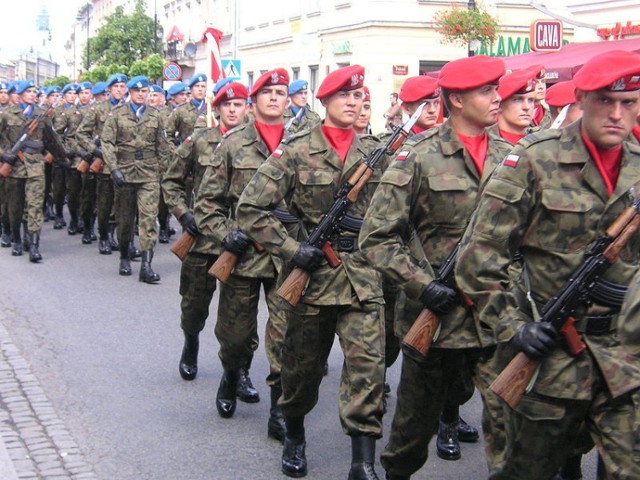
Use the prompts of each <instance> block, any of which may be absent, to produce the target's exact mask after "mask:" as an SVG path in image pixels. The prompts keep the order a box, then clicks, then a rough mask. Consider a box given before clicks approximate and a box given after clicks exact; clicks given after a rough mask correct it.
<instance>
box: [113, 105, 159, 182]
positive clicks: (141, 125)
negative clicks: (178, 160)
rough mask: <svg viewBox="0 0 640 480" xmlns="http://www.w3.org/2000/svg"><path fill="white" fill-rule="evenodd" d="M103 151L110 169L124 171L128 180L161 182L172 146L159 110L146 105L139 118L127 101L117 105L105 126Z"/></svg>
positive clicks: (123, 173)
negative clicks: (160, 174)
mask: <svg viewBox="0 0 640 480" xmlns="http://www.w3.org/2000/svg"><path fill="white" fill-rule="evenodd" d="M101 139H102V154H103V155H104V162H105V163H106V164H107V165H108V166H109V169H110V170H115V169H116V168H117V169H119V170H120V171H121V172H122V175H124V178H125V181H127V182H128V183H145V182H153V181H156V182H159V181H160V177H159V172H160V170H161V169H162V167H163V166H165V165H167V163H168V162H169V157H170V155H171V148H170V147H169V142H168V141H167V137H166V134H165V132H164V128H162V121H161V120H160V113H159V112H158V110H156V109H155V108H146V109H145V111H144V114H143V115H142V118H141V119H140V120H137V119H136V116H135V114H134V113H133V111H132V110H131V107H130V106H129V104H128V103H125V104H123V105H118V106H117V107H115V108H114V109H113V110H112V111H111V112H110V113H109V116H108V118H107V121H106V122H105V124H104V128H103V129H102V135H101Z"/></svg>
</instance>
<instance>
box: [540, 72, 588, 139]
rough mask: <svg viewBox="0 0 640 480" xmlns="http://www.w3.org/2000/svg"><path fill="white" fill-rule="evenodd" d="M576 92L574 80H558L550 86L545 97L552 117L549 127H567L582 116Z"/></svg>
mask: <svg viewBox="0 0 640 480" xmlns="http://www.w3.org/2000/svg"><path fill="white" fill-rule="evenodd" d="M575 92H576V86H575V84H574V83H573V80H567V81H565V82H558V83H555V84H553V85H552V86H551V87H549V89H548V90H547V95H546V97H545V99H546V102H547V105H549V111H550V113H551V119H552V124H551V126H550V127H549V128H563V127H566V126H567V125H570V124H572V123H573V122H575V121H576V120H577V119H579V118H580V117H581V116H582V110H580V107H579V106H578V104H577V103H576V102H577V100H576V93H575Z"/></svg>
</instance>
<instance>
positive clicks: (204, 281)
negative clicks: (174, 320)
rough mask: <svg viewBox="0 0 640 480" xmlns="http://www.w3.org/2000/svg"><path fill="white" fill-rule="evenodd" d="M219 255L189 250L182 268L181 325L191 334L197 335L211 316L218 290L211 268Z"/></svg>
mask: <svg viewBox="0 0 640 480" xmlns="http://www.w3.org/2000/svg"><path fill="white" fill-rule="evenodd" d="M217 258H218V257H217V255H207V254H204V253H199V252H193V251H191V252H189V253H188V254H187V257H186V258H185V259H184V261H183V262H182V267H181V269H180V295H181V296H182V300H180V311H181V312H182V313H181V315H180V327H181V328H182V330H184V331H185V332H187V333H188V334H190V335H197V334H198V333H200V332H201V331H202V330H203V329H204V326H205V322H206V320H207V318H208V317H209V305H210V304H211V299H212V298H213V293H214V292H215V290H216V279H215V278H213V277H212V276H211V275H209V269H210V268H211V265H213V262H215V261H216V259H217Z"/></svg>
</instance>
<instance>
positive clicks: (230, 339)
mask: <svg viewBox="0 0 640 480" xmlns="http://www.w3.org/2000/svg"><path fill="white" fill-rule="evenodd" d="M275 286H276V279H275V278H249V277H241V276H239V275H234V274H231V275H230V276H229V279H228V280H227V283H222V284H220V298H219V300H218V319H217V321H216V328H215V334H216V338H217V339H218V343H219V344H220V352H219V353H218V356H219V357H220V361H221V362H222V366H223V367H224V368H225V369H236V368H244V367H246V366H247V365H248V364H249V363H250V362H251V359H252V358H253V352H255V351H256V349H257V348H258V343H259V338H258V301H259V300H260V289H261V288H262V289H263V291H264V294H265V299H266V302H267V309H268V310H269V318H268V319H267V327H266V335H265V338H266V340H265V345H266V351H267V359H268V360H269V365H271V364H272V361H273V359H272V358H270V352H271V350H270V349H271V348H272V347H271V344H270V333H269V332H270V329H271V328H272V323H273V321H274V320H273V319H274V318H276V319H277V318H279V317H277V316H274V315H273V313H274V312H275V310H276V305H277V303H276V301H275V297H276V294H275V293H276V292H275ZM278 363H279V361H278ZM278 370H279V367H278Z"/></svg>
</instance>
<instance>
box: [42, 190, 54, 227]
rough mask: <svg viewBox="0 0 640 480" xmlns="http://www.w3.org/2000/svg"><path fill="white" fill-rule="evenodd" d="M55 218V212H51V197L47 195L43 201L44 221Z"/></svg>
mask: <svg viewBox="0 0 640 480" xmlns="http://www.w3.org/2000/svg"><path fill="white" fill-rule="evenodd" d="M55 218H56V214H55V213H53V199H52V198H51V196H50V195H49V196H47V199H46V200H45V202H44V221H45V222H48V221H49V220H54V219H55Z"/></svg>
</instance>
